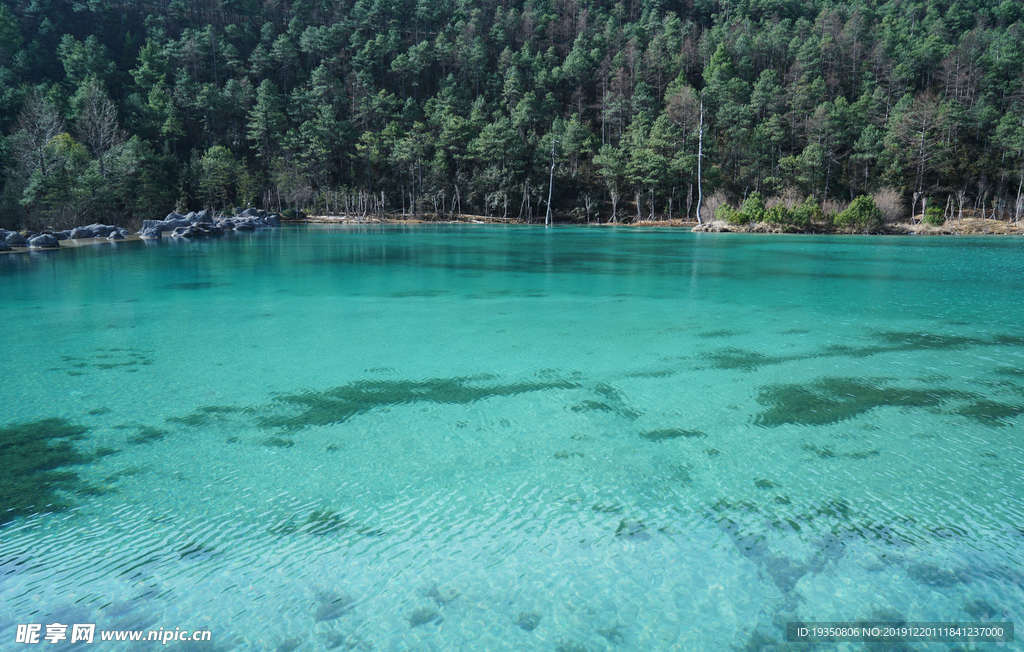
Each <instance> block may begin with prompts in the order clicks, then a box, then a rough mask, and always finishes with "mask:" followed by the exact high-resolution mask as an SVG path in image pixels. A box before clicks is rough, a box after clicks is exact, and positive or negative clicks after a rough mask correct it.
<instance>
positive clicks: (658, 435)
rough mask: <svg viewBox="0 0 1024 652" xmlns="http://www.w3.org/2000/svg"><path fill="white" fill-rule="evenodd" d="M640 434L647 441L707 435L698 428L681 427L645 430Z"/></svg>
mask: <svg viewBox="0 0 1024 652" xmlns="http://www.w3.org/2000/svg"><path fill="white" fill-rule="evenodd" d="M640 436H641V437H642V438H644V439H646V440H647V441H667V440H669V439H678V438H679V437H685V438H686V439H694V438H698V437H707V435H706V434H704V433H703V432H701V431H700V430H684V429H683V428H659V429H658V430H645V431H643V432H641V433H640Z"/></svg>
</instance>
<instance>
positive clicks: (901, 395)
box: [754, 378, 965, 428]
mask: <svg viewBox="0 0 1024 652" xmlns="http://www.w3.org/2000/svg"><path fill="white" fill-rule="evenodd" d="M963 397H965V394H964V393H962V392H956V391H953V390H943V389H930V390H921V389H907V388H897V387H889V386H886V385H883V384H881V383H876V382H873V381H872V380H870V379H861V378H822V379H821V380H818V381H816V382H814V383H811V384H806V385H789V384H786V385H771V386H769V387H766V388H765V389H762V390H761V392H760V394H759V395H758V398H757V400H758V402H759V403H760V404H761V405H764V406H766V408H767V409H765V410H764V411H762V412H761V413H760V414H759V415H757V417H755V419H754V423H756V424H757V425H759V426H765V427H769V428H770V427H775V426H781V425H784V424H788V423H792V424H799V425H826V424H830V423H839V422H840V421H845V420H847V419H852V418H853V417H855V416H857V415H859V414H863V413H865V412H868V411H870V410H874V409H877V408H880V407H887V406H895V407H938V406H939V405H941V404H942V403H944V402H946V401H949V400H952V399H955V398H963Z"/></svg>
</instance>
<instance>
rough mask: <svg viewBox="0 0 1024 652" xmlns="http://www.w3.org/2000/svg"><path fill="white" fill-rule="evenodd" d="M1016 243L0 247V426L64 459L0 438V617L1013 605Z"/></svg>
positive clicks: (489, 233)
mask: <svg viewBox="0 0 1024 652" xmlns="http://www.w3.org/2000/svg"><path fill="white" fill-rule="evenodd" d="M1022 279H1024V243H1021V242H1020V241H1018V240H1012V239H983V238H967V239H953V238H941V239H925V238H900V239H897V238H867V237H865V238H857V237H842V238H824V237H796V236H794V237H787V236H780V237H756V236H753V237H746V236H736V235H718V234H691V233H686V232H680V231H674V230H673V231H654V230H648V231H642V230H612V229H600V230H597V229H593V230H586V229H573V228H557V229H550V230H543V229H529V228H492V227H418V228H402V227H397V226H387V227H367V228H359V227H308V228H290V227H286V228H282V229H276V230H273V231H268V232H261V233H257V234H254V235H247V236H242V237H237V238H235V237H226V238H222V239H218V240H209V241H200V242H194V243H193V242H172V241H165V242H163V243H143V242H132V243H118V244H113V245H110V246H109V247H108V246H101V247H94V248H80V249H73V250H71V249H69V250H64V251H61V252H58V253H56V254H53V253H43V254H40V255H18V256H12V255H6V256H0V287H3V299H2V302H0V322H2V323H3V331H4V336H5V337H4V341H5V346H4V354H3V362H4V372H3V374H2V375H0V396H2V397H3V399H4V410H3V412H2V415H0V428H3V430H2V431H0V433H2V434H3V437H4V443H5V445H8V444H10V442H16V443H17V444H18V446H20V448H10V447H9V448H8V449H7V450H15V451H17V452H19V453H31V454H32V455H41V454H50V453H52V452H53V451H54V450H58V451H60V452H61V454H63V455H65V458H64V459H65V461H68V462H73V464H72V465H71V466H68V467H66V468H65V469H63V470H70V471H73V472H74V473H75V474H77V476H74V477H69V476H55V475H49V476H43V475H39V474H38V473H37V474H35V475H30V474H28V473H27V472H24V469H21V471H19V472H18V473H19V474H15V473H13V472H11V471H9V470H7V469H5V473H8V476H9V477H16V478H17V479H18V482H16V483H14V488H13V489H11V490H10V491H8V492H7V494H6V495H7V496H8V498H5V500H8V503H7V505H8V506H12V505H13V506H15V507H16V511H13V512H9V513H8V516H7V517H5V518H4V520H5V521H6V523H5V524H4V525H3V526H0V598H2V601H3V603H4V604H5V605H7V608H5V609H4V610H3V612H0V649H13V648H15V647H18V646H15V644H14V643H13V641H14V632H15V626H16V624H18V623H27V622H35V623H42V624H44V625H45V624H48V623H52V622H62V623H64V622H68V621H71V622H94V623H96V624H97V628H98V629H158V628H160V627H163V628H171V629H173V628H174V627H182V628H191V629H195V628H197V627H208V628H209V629H210V630H211V632H212V636H213V643H212V645H211V644H209V643H207V644H202V645H201V647H202V649H217V650H222V649H254V650H275V649H280V650H290V649H297V650H310V651H312V650H328V649H375V650H452V649H467V650H468V649H474V650H556V649H561V650H576V649H587V650H613V649H614V650H651V649H680V650H733V649H747V650H755V649H761V648H762V647H764V646H766V645H776V648H775V649H785V645H786V644H785V642H784V629H783V628H784V623H785V622H786V621H787V620H795V619H798V618H799V619H803V620H806V621H830V620H835V621H843V620H857V619H880V620H892V619H898V618H903V619H906V620H911V621H950V620H961V621H963V620H970V621H982V620H995V621H1013V620H1017V621H1019V620H1020V618H1019V616H1021V615H1022V614H1021V612H1022V611H1024V608H1022V607H1021V605H1024V566H1022V561H1024V559H1022V553H1024V529H1022V526H1021V523H1022V516H1024V514H1022V512H1024V478H1022V470H1021V466H1020V462H1019V461H1020V459H1021V454H1022V432H1024V430H1022V427H1024V407H1022V406H1024V331H1022V329H1021V327H1020V318H1021V305H1022V303H1024V302H1022V300H1024V280H1022ZM46 419H51V420H60V421H47V422H45V423H44V424H43V425H42V426H39V427H38V428H36V429H35V430H32V428H31V426H29V427H26V426H24V424H34V423H38V422H39V421H41V420H46ZM40 432H45V433H50V434H54V433H56V434H61V435H67V436H66V437H64V438H62V439H58V438H53V439H50V440H49V442H48V443H47V444H46V446H48V447H49V448H42V449H40V448H39V446H38V445H37V446H36V447H35V448H33V447H32V446H31V445H30V444H26V443H25V442H30V441H36V442H39V441H44V440H43V438H42V437H41V436H40ZM48 451H49V453H48ZM9 459H10V458H9ZM19 468H20V467H19ZM58 470H60V469H58ZM45 472H46V471H43V473H45ZM51 473H54V472H53V471H51ZM47 482H49V483H50V484H49V486H50V487H51V488H53V489H54V490H53V491H52V492H51V493H49V494H48V493H46V492H45V491H40V489H39V487H40V485H43V484H45V483H47ZM44 488H45V487H44ZM29 494H31V495H29ZM10 496H13V498H10ZM18 500H21V502H18ZM33 501H34V503H33ZM46 502H60V503H63V504H64V507H65V508H64V509H62V510H60V511H48V510H46V509H40V507H39V505H40V504H43V503H46ZM30 503H33V504H35V506H34V507H31V506H28V505H29V504H30ZM11 515H14V517H13V518H12V517H11ZM531 627H532V629H531ZM47 645H48V644H47ZM103 645H104V647H105V648H109V649H121V648H122V647H124V649H128V647H127V646H126V644H113V643H104V644H103ZM119 646H121V647H119ZM559 646H561V647H559ZM574 646H575V647H574ZM1015 646H1016V647H1015ZM172 647H173V645H172ZM178 647H179V648H181V649H189V646H188V645H186V644H179V645H178ZM198 647H199V646H197V647H196V649H198ZM861 647H863V646H862V645H860V644H843V645H839V646H837V649H850V650H856V649H860V648H861ZM921 647H922V649H950V648H952V647H953V645H952V644H932V645H929V646H921ZM1007 647H1008V649H1020V647H1021V646H1020V644H1019V643H1017V644H1011V645H1009V646H1007Z"/></svg>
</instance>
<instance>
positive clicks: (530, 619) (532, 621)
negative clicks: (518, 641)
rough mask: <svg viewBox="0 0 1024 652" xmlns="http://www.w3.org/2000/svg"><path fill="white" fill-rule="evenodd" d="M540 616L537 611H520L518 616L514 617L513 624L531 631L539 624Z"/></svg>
mask: <svg viewBox="0 0 1024 652" xmlns="http://www.w3.org/2000/svg"><path fill="white" fill-rule="evenodd" d="M542 616H543V614H541V613H540V612H539V611H520V612H519V617H518V618H516V619H515V625H516V626H517V627H519V628H520V629H522V630H524V631H527V632H532V631H533V630H535V629H537V626H538V625H540V619H541V617H542Z"/></svg>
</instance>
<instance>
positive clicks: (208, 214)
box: [195, 208, 213, 222]
mask: <svg viewBox="0 0 1024 652" xmlns="http://www.w3.org/2000/svg"><path fill="white" fill-rule="evenodd" d="M195 221H196V222H211V221H213V211H211V210H210V209H209V208H204V209H203V210H201V211H199V212H198V213H196V220H195Z"/></svg>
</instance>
